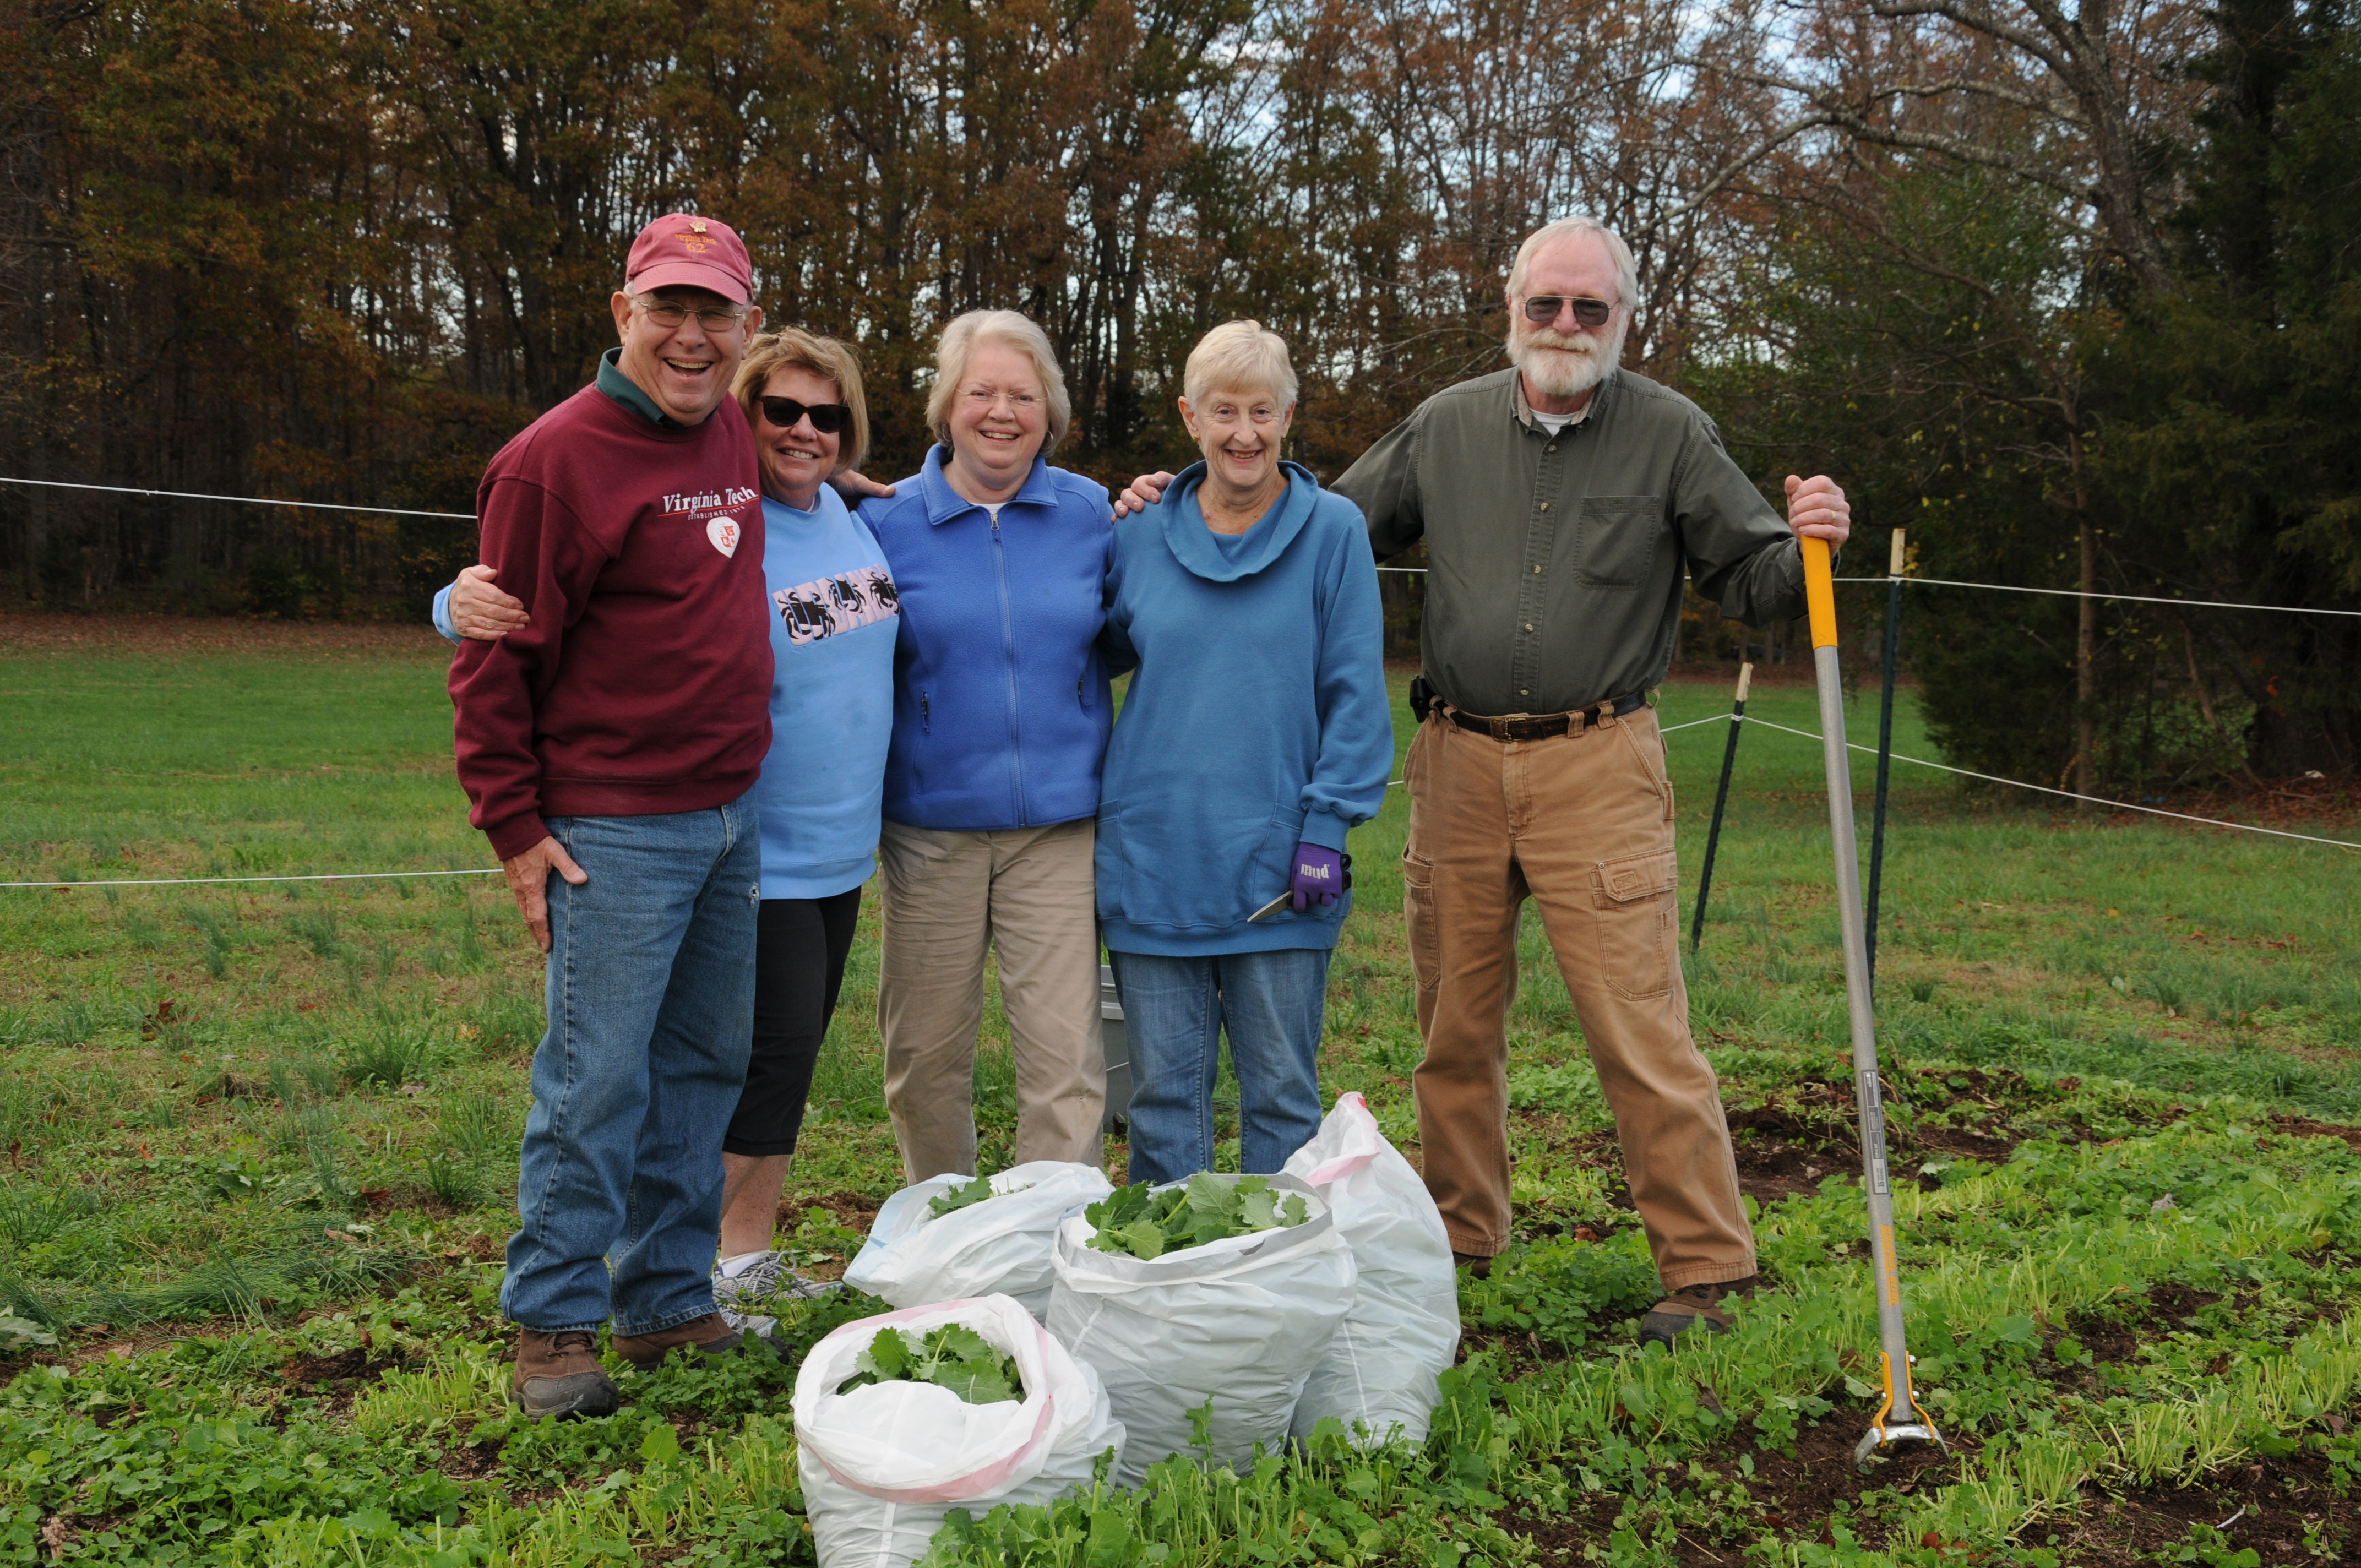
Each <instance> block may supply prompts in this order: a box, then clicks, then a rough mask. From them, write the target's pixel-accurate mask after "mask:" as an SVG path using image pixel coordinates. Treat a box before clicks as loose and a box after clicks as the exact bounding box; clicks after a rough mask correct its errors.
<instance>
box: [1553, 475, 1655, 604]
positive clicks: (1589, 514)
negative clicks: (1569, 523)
mask: <svg viewBox="0 0 2361 1568" xmlns="http://www.w3.org/2000/svg"><path fill="white" fill-rule="evenodd" d="M1662 532H1664V497H1662V496H1592V497H1591V498H1590V499H1587V500H1586V501H1584V502H1583V503H1582V524H1581V527H1580V529H1579V530H1578V531H1577V532H1576V536H1575V554H1574V570H1575V575H1576V576H1578V577H1580V578H1581V579H1582V581H1583V582H1584V583H1586V584H1587V585H1588V586H1590V587H1595V588H1636V587H1640V586H1641V585H1642V584H1643V583H1645V582H1646V581H1647V580H1648V569H1649V568H1650V567H1651V566H1652V565H1654V564H1655V559H1656V536H1657V535H1658V534H1660V533H1662Z"/></svg>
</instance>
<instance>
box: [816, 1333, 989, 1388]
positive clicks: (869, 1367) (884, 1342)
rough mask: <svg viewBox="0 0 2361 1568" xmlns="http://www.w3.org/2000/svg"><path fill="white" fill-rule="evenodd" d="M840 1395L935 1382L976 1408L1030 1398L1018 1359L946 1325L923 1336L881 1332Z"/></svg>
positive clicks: (979, 1336)
mask: <svg viewBox="0 0 2361 1568" xmlns="http://www.w3.org/2000/svg"><path fill="white" fill-rule="evenodd" d="M852 1365H853V1373H852V1376H850V1377H848V1378H846V1379H845V1380H844V1381H843V1382H841V1383H840V1384H838V1385H837V1386H836V1391H837V1392H838V1393H839V1394H850V1393H851V1392H852V1391H853V1390H854V1389H855V1388H866V1387H869V1386H870V1385H871V1384H873V1383H931V1384H933V1385H934V1386H935V1387H938V1388H948V1389H950V1391H951V1392H952V1393H954V1394H956V1395H958V1396H959V1397H960V1398H962V1399H964V1400H966V1401H967V1402H968V1403H969V1404H971V1405H997V1404H1000V1403H1002V1402H1004V1401H1005V1400H1009V1399H1021V1398H1024V1397H1025V1389H1024V1386H1023V1384H1021V1383H1020V1382H1019V1381H1018V1380H1017V1376H1016V1357H1014V1356H1009V1355H1003V1354H1001V1353H1000V1347H999V1346H997V1345H995V1344H994V1343H992V1342H991V1341H990V1340H987V1339H985V1338H984V1337H983V1335H982V1334H980V1333H978V1332H975V1331H974V1330H973V1329H972V1328H969V1327H967V1326H966V1325H965V1324H963V1323H945V1324H944V1325H943V1326H942V1327H940V1328H939V1329H934V1330H931V1331H929V1332H928V1333H927V1334H925V1335H924V1336H920V1335H917V1334H912V1333H908V1332H905V1331H903V1330H901V1329H891V1328H889V1329H881V1330H879V1331H878V1333H877V1337H876V1338H875V1339H873V1340H871V1341H870V1342H869V1348H868V1349H867V1350H864V1351H862V1353H861V1354H860V1357H859V1358H858V1359H857V1360H855V1361H854V1362H853V1364H852Z"/></svg>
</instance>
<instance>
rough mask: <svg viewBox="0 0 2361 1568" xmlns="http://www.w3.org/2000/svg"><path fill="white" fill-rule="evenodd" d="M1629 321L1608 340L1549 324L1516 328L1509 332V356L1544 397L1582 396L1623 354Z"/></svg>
mask: <svg viewBox="0 0 2361 1568" xmlns="http://www.w3.org/2000/svg"><path fill="white" fill-rule="evenodd" d="M1627 325H1628V323H1624V322H1618V323H1616V332H1615V335H1614V336H1613V337H1612V338H1610V339H1609V340H1607V341H1605V342H1601V341H1600V340H1599V339H1598V338H1596V337H1593V336H1591V335H1590V334H1587V333H1584V334H1578V335H1576V336H1573V337H1568V336H1566V335H1565V334H1560V333H1556V332H1552V331H1550V330H1549V329H1548V328H1546V327H1543V328H1538V329H1522V330H1518V331H1513V332H1511V333H1510V334H1509V359H1510V363H1512V364H1514V365H1515V366H1516V367H1517V368H1518V369H1520V370H1521V371H1523V372H1524V376H1525V379H1526V380H1527V381H1529V382H1531V383H1532V388H1533V390H1535V391H1537V392H1539V393H1541V394H1542V395H1543V397H1547V398H1573V397H1579V396H1581V395H1582V394H1583V393H1585V392H1587V391H1588V390H1590V389H1591V388H1593V387H1596V386H1597V385H1598V383H1599V382H1601V381H1604V380H1605V379H1607V375H1608V372H1609V371H1610V370H1612V369H1614V368H1615V366H1616V364H1617V362H1618V361H1620V359H1621V358H1622V357H1623V332H1624V328H1625V327H1626V326H1627ZM1543 339H1547V340H1548V341H1546V342H1544V341H1543Z"/></svg>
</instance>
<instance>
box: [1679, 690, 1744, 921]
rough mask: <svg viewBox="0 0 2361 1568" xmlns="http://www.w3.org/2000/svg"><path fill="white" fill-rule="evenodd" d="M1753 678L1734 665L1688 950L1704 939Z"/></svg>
mask: <svg viewBox="0 0 2361 1568" xmlns="http://www.w3.org/2000/svg"><path fill="white" fill-rule="evenodd" d="M1753 678H1754V666H1753V665H1752V664H1746V663H1741V664H1740V665H1739V666H1738V696H1737V697H1736V698H1735V699H1734V700H1733V701H1732V702H1731V703H1730V739H1729V740H1727V741H1725V742H1723V744H1722V748H1721V784H1720V785H1719V787H1718V788H1717V789H1715V791H1714V792H1713V826H1712V827H1710V828H1707V829H1706V834H1705V874H1704V875H1703V876H1701V877H1699V878H1698V879H1697V914H1696V915H1695V916H1693V917H1692V918H1691V920H1690V921H1689V951H1691V952H1693V953H1694V952H1696V951H1697V944H1698V943H1700V942H1702V941H1704V940H1705V901H1706V897H1707V895H1708V894H1710V893H1712V892H1713V856H1714V851H1715V850H1717V849H1719V847H1720V844H1721V813H1722V808H1723V807H1724V806H1728V805H1729V804H1730V765H1731V764H1732V763H1734V762H1737V761H1738V731H1739V728H1740V726H1741V725H1743V724H1744V723H1745V722H1746V685H1747V683H1748V682H1749V681H1751V680H1752V679H1753Z"/></svg>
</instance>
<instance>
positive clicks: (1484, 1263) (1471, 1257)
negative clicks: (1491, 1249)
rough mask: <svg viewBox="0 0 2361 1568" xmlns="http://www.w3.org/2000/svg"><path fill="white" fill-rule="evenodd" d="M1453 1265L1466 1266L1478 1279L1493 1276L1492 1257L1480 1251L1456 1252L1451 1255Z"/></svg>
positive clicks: (1455, 1266)
mask: <svg viewBox="0 0 2361 1568" xmlns="http://www.w3.org/2000/svg"><path fill="white" fill-rule="evenodd" d="M1451 1266H1453V1267H1454V1268H1464V1269H1466V1271H1467V1272H1468V1273H1470V1274H1472V1275H1474V1276H1475V1277H1477V1278H1478V1279H1489V1278H1491V1277H1492V1260H1491V1258H1490V1257H1488V1256H1486V1255H1482V1254H1479V1253H1472V1252H1455V1253H1453V1254H1452V1255H1451Z"/></svg>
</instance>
